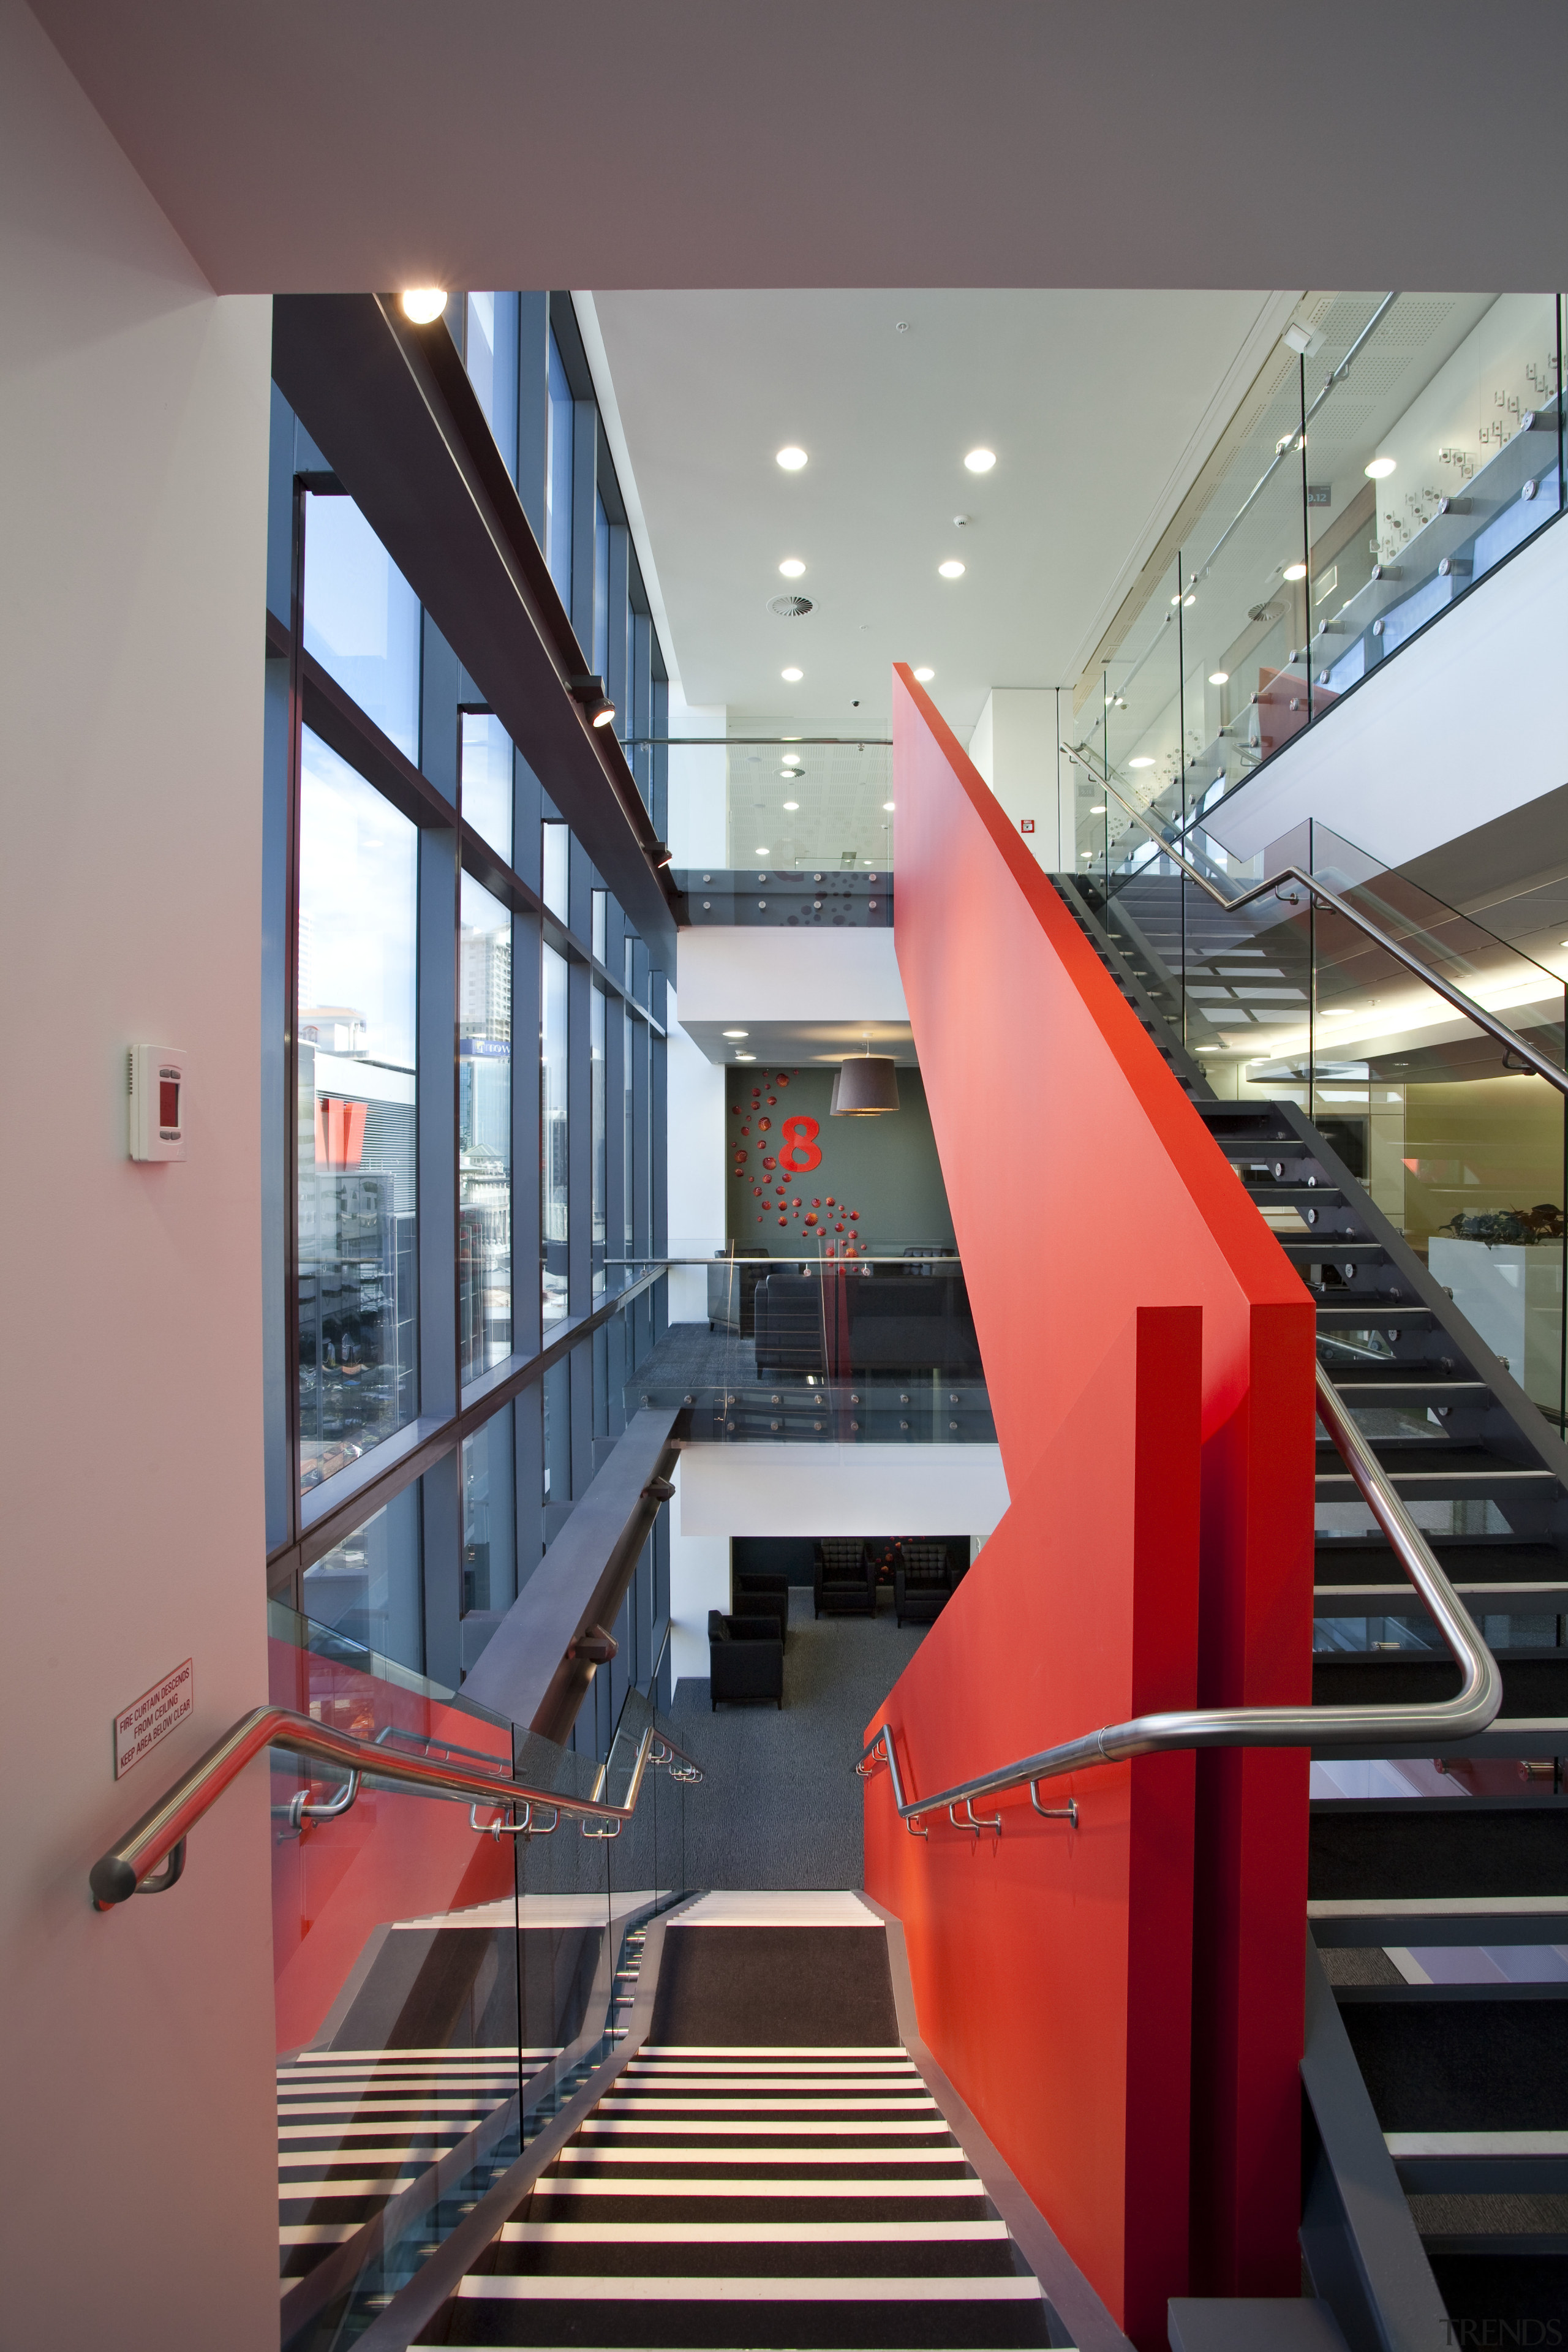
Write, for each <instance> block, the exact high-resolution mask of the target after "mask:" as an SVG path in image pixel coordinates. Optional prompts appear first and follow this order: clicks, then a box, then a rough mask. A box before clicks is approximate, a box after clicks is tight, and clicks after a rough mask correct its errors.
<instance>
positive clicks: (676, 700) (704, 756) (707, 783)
mask: <svg viewBox="0 0 1568 2352" xmlns="http://www.w3.org/2000/svg"><path fill="white" fill-rule="evenodd" d="M727 721H728V712H727V710H726V707H725V705H724V704H723V703H721V702H718V703H701V704H698V705H695V706H694V705H693V704H691V703H689V702H688V701H687V699H686V697H685V696H684V695H683V694H682V693H681V691H680V688H679V687H678V686H671V688H670V689H669V725H668V732H669V733H670V734H671V735H714V736H720V737H721V736H722V735H723V732H724V729H725V726H726V724H727ZM724 761H725V753H724V749H723V745H722V743H719V744H717V745H716V746H715V748H714V749H713V750H712V751H700V750H699V749H697V748H696V746H695V745H691V744H682V745H679V746H677V745H672V746H671V747H670V752H669V766H668V801H667V803H666V808H667V814H666V817H665V838H666V840H667V842H668V845H669V848H670V850H671V851H672V853H673V855H674V861H675V864H676V865H677V866H726V865H728V863H729V853H728V851H727V849H726V846H725V844H726V842H727V840H728V838H729V817H728V812H727V805H726V795H725V786H724V775H725V770H724Z"/></svg>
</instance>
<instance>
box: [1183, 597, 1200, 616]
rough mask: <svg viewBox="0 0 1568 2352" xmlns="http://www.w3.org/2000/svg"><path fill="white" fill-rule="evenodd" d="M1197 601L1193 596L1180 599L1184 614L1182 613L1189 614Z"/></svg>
mask: <svg viewBox="0 0 1568 2352" xmlns="http://www.w3.org/2000/svg"><path fill="white" fill-rule="evenodd" d="M1197 601H1198V600H1197V598H1196V597H1195V596H1184V597H1183V599H1182V610H1183V612H1184V613H1190V612H1191V611H1192V608H1193V606H1194V604H1196V603H1197Z"/></svg>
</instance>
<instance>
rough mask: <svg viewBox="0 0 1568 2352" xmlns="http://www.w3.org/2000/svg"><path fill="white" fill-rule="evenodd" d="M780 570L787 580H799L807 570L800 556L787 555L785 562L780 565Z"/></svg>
mask: <svg viewBox="0 0 1568 2352" xmlns="http://www.w3.org/2000/svg"><path fill="white" fill-rule="evenodd" d="M779 570H780V571H781V572H783V574H784V578H785V579H786V580H798V579H799V578H800V575H801V573H802V572H804V571H805V564H804V563H803V562H801V560H800V558H799V556H798V555H786V556H785V557H784V562H782V563H781V564H780V565H779Z"/></svg>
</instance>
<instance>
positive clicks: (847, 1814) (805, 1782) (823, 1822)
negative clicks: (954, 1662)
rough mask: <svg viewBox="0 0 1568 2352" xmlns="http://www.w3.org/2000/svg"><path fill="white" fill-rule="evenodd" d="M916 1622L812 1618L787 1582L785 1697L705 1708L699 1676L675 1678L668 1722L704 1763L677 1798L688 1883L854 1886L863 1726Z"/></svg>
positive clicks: (805, 1593) (902, 1658)
mask: <svg viewBox="0 0 1568 2352" xmlns="http://www.w3.org/2000/svg"><path fill="white" fill-rule="evenodd" d="M926 1630H927V1629H926V1628H925V1627H924V1626H921V1625H906V1626H905V1627H903V1628H902V1630H900V1627H899V1626H898V1625H897V1624H896V1623H895V1622H894V1618H893V1609H892V1596H891V1594H890V1593H889V1594H887V1595H884V1596H883V1601H882V1606H881V1607H880V1609H879V1611H878V1612H877V1615H876V1616H875V1618H871V1617H821V1618H815V1619H814V1618H813V1616H812V1613H811V1593H810V1591H809V1590H808V1589H807V1588H805V1586H800V1585H797V1586H795V1587H793V1588H792V1590H791V1592H790V1626H789V1639H788V1641H787V1642H786V1643H785V1644H784V1706H783V1708H782V1710H781V1709H778V1708H775V1707H773V1706H722V1707H721V1708H720V1710H719V1712H718V1714H717V1715H715V1714H713V1713H712V1712H711V1709H710V1703H709V1691H708V1685H707V1683H706V1681H703V1682H694V1681H690V1680H686V1681H683V1682H681V1684H680V1685H679V1688H678V1689H677V1692H676V1696H675V1709H674V1713H673V1715H672V1717H671V1718H670V1728H671V1731H672V1733H673V1735H674V1737H675V1738H677V1739H678V1740H679V1743H680V1745H681V1747H682V1748H689V1750H690V1753H691V1754H692V1755H693V1756H694V1757H695V1758H696V1759H697V1761H698V1762H699V1763H700V1765H701V1766H702V1768H703V1769H704V1771H705V1772H706V1773H707V1775H708V1780H707V1783H706V1785H705V1787H704V1788H703V1789H702V1790H699V1791H694V1792H693V1793H692V1795H691V1797H690V1798H689V1801H688V1802H687V1806H686V1870H685V1876H686V1884H687V1885H689V1886H755V1887H767V1886H859V1885H862V1884H863V1883H864V1869H865V1864H864V1851H863V1843H862V1836H861V1784H860V1782H859V1780H858V1779H857V1777H856V1772H855V1765H856V1760H857V1759H858V1756H859V1754H860V1750H861V1748H862V1746H863V1744H864V1738H865V1726H866V1724H867V1722H868V1719H869V1718H870V1717H872V1716H874V1715H875V1714H876V1712H877V1709H878V1708H879V1706H880V1705H881V1703H882V1701H883V1699H884V1698H886V1696H887V1695H888V1693H889V1691H890V1690H891V1688H892V1686H893V1685H894V1684H895V1683H896V1682H897V1681H898V1678H899V1676H900V1675H901V1674H902V1672H903V1670H904V1668H905V1666H906V1665H908V1664H909V1662H910V1659H911V1658H912V1657H913V1656H914V1654H915V1652H916V1650H917V1649H918V1648H919V1647H920V1644H921V1638H922V1636H923V1635H924V1633H925V1632H926Z"/></svg>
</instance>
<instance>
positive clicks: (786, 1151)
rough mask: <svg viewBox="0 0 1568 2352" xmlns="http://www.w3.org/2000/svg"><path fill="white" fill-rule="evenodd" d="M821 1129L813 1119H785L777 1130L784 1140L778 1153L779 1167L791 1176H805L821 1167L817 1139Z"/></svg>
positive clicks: (820, 1153)
mask: <svg viewBox="0 0 1568 2352" xmlns="http://www.w3.org/2000/svg"><path fill="white" fill-rule="evenodd" d="M821 1132H822V1129H821V1128H820V1127H819V1126H818V1124H817V1122H816V1119H814V1118H786V1119H785V1121H784V1125H783V1127H782V1128H781V1129H779V1133H780V1135H781V1136H782V1137H783V1139H784V1143H783V1148H782V1150H780V1152H779V1166H780V1167H781V1168H787V1169H788V1170H789V1171H790V1173H791V1175H792V1176H807V1175H809V1174H810V1173H811V1171H812V1170H813V1169H814V1168H820V1167H821V1165H822V1152H821V1150H820V1149H819V1147H818V1144H817V1140H816V1139H817V1137H818V1136H819V1135H820V1134H821Z"/></svg>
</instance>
